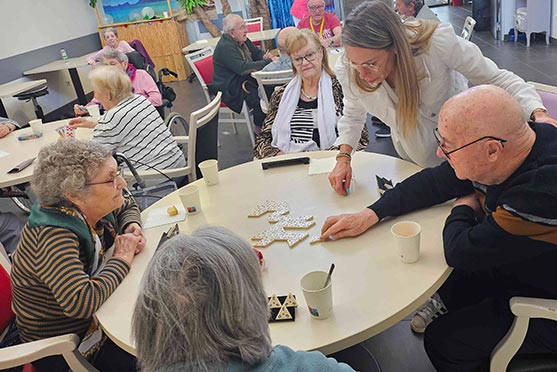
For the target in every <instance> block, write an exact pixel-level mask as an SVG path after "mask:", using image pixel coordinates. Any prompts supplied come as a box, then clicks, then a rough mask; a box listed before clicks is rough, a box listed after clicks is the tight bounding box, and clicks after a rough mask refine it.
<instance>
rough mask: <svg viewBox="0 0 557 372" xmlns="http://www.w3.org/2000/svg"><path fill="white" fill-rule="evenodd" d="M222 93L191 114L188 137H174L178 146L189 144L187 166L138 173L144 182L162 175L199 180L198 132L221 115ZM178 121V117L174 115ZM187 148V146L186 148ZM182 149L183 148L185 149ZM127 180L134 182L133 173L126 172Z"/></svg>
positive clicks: (218, 93)
mask: <svg viewBox="0 0 557 372" xmlns="http://www.w3.org/2000/svg"><path fill="white" fill-rule="evenodd" d="M221 96H222V93H221V92H217V94H216V96H215V98H213V100H212V101H211V102H210V103H209V104H208V105H207V106H205V107H203V108H201V109H199V110H197V111H194V112H192V113H191V114H190V122H189V129H188V134H189V135H188V136H174V138H175V139H176V142H178V144H182V145H186V144H187V155H186V166H185V167H181V168H173V169H161V170H144V171H143V170H142V171H138V172H137V173H138V174H139V176H140V177H141V178H142V179H144V180H149V179H160V178H161V173H163V174H164V175H165V176H167V177H169V178H180V177H184V176H188V179H189V181H190V182H192V181H195V180H196V179H197V171H196V161H195V159H196V145H197V136H198V130H199V129H200V128H201V127H203V126H204V125H205V124H207V123H209V122H210V121H211V120H212V119H213V118H214V117H215V116H217V115H218V113H219V107H220V103H221V102H220V100H221ZM174 118H175V120H176V115H174ZM184 147H185V146H184ZM184 147H182V148H184ZM124 178H126V180H134V178H133V175H132V174H131V173H128V172H126V173H125V174H124Z"/></svg>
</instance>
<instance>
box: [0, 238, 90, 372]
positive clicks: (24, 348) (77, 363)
mask: <svg viewBox="0 0 557 372" xmlns="http://www.w3.org/2000/svg"><path fill="white" fill-rule="evenodd" d="M10 271H11V264H10V261H9V259H8V256H7V255H6V253H5V251H4V247H2V246H1V244H0V289H2V290H7V293H10V291H11V284H10V280H9V275H10ZM1 300H2V301H0V306H2V308H0V314H2V316H6V315H7V316H8V317H10V319H8V318H6V319H5V320H11V318H13V316H14V314H13V313H12V310H11V295H10V294H8V295H4V294H2V299H1ZM5 331H6V330H4V329H0V339H2V338H3V337H5ZM79 343H80V339H79V337H78V336H77V335H76V334H66V335H62V336H56V337H49V338H45V339H43V340H38V341H32V342H26V343H23V344H19V345H15V346H9V347H5V348H2V349H0V370H3V369H8V368H13V367H17V366H24V367H23V371H24V372H26V371H27V372H30V371H35V369H34V368H33V366H32V365H31V364H30V363H31V362H34V361H36V360H38V359H42V358H45V357H48V356H54V355H61V356H62V357H63V358H64V359H65V360H66V363H68V365H69V366H70V369H71V370H72V371H74V372H98V370H97V369H96V368H95V367H93V366H92V365H91V364H89V362H87V360H85V358H84V357H83V356H82V355H81V353H80V352H79V351H78V350H77V347H78V346H79Z"/></svg>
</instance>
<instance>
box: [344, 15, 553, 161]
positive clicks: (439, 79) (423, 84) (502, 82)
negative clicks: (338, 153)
mask: <svg viewBox="0 0 557 372" xmlns="http://www.w3.org/2000/svg"><path fill="white" fill-rule="evenodd" d="M341 60H342V58H339V60H338V61H337V64H336V66H335V72H336V75H337V78H338V80H339V81H340V83H341V84H342V89H343V92H344V110H343V113H344V115H343V117H342V118H340V120H339V121H338V124H337V128H338V133H339V136H338V138H337V140H336V141H335V145H342V144H347V145H350V146H352V148H356V146H357V144H358V141H359V139H360V135H361V132H362V129H363V125H364V124H363V123H364V122H365V118H366V113H370V114H372V115H373V116H376V117H377V118H379V119H380V120H381V121H382V122H383V123H385V124H386V125H388V126H389V127H390V128H391V138H392V140H393V144H394V147H395V149H396V151H397V153H398V154H399V155H400V157H401V158H403V159H406V160H409V161H412V162H414V163H416V164H418V165H419V166H421V167H432V166H435V165H438V164H440V163H441V162H442V159H440V158H438V157H437V156H436V155H435V152H436V150H437V143H436V141H435V138H434V136H433V129H434V128H436V127H437V115H438V113H439V111H440V109H441V106H442V105H443V104H444V103H445V101H447V100H448V99H449V98H450V97H452V96H454V95H456V94H457V93H459V92H461V91H463V90H465V89H467V86H466V82H465V81H464V79H462V77H460V78H459V74H456V73H455V71H458V72H460V73H461V74H462V75H464V77H466V78H467V79H468V80H469V81H470V83H472V85H479V84H493V85H497V86H500V87H501V88H503V89H505V90H506V91H508V92H509V93H510V94H512V96H513V97H514V98H516V99H517V100H518V102H519V103H520V105H521V106H522V108H523V110H524V118H525V119H526V120H528V119H529V117H530V114H531V113H532V111H534V109H536V108H541V107H544V106H543V104H542V101H541V99H540V97H539V96H538V94H537V93H536V90H535V89H534V88H533V87H532V86H531V85H529V84H526V83H525V82H524V80H522V79H521V78H520V77H518V76H516V75H515V74H513V73H512V72H510V71H507V70H502V69H500V68H498V67H497V65H496V64H495V63H494V62H493V61H492V60H490V59H489V58H486V57H484V56H483V55H482V52H481V51H480V49H479V48H478V47H477V46H476V45H475V44H473V43H471V42H469V41H466V40H464V39H462V38H461V37H459V36H456V35H455V33H454V30H453V27H452V26H451V25H450V24H446V23H440V24H439V26H438V27H437V29H436V30H435V32H434V33H433V36H432V40H431V46H430V48H429V50H428V51H427V52H426V53H424V54H422V55H420V56H417V57H415V61H416V67H417V69H418V76H420V77H422V78H421V80H420V81H419V86H420V105H419V110H420V112H419V116H418V128H417V130H416V132H415V133H414V134H413V135H411V136H410V137H408V138H404V137H402V135H401V132H400V130H399V127H398V125H397V118H396V104H397V101H398V97H397V96H396V94H395V92H394V91H393V90H392V89H391V87H390V86H389V84H388V83H387V82H386V81H384V82H383V83H382V84H381V86H380V87H379V88H378V89H377V90H376V91H375V92H373V93H367V92H362V91H360V90H359V89H358V87H357V86H356V84H355V83H354V82H351V81H350V79H349V75H348V72H349V69H350V67H349V66H345V65H344V64H343V63H342V61H341Z"/></svg>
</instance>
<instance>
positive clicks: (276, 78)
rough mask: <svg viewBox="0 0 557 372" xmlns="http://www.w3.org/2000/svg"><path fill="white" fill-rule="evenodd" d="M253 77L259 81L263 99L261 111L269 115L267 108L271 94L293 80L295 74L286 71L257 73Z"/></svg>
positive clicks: (260, 94) (260, 95) (253, 73)
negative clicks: (276, 88)
mask: <svg viewBox="0 0 557 372" xmlns="http://www.w3.org/2000/svg"><path fill="white" fill-rule="evenodd" d="M251 76H252V77H253V78H254V79H255V80H257V85H258V87H259V97H261V109H262V110H263V112H264V113H267V108H268V107H269V101H270V98H271V96H270V94H268V93H271V94H272V92H273V91H274V89H275V87H278V86H281V85H283V84H286V83H288V82H290V80H292V77H293V76H294V75H293V72H292V70H284V71H255V72H252V73H251Z"/></svg>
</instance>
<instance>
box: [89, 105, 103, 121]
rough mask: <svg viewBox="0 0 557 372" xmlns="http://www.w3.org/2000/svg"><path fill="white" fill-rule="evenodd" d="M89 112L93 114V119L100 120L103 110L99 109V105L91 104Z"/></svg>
mask: <svg viewBox="0 0 557 372" xmlns="http://www.w3.org/2000/svg"><path fill="white" fill-rule="evenodd" d="M87 112H88V113H89V115H90V116H91V118H92V119H93V120H99V118H100V117H101V111H100V109H99V105H89V106H87Z"/></svg>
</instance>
